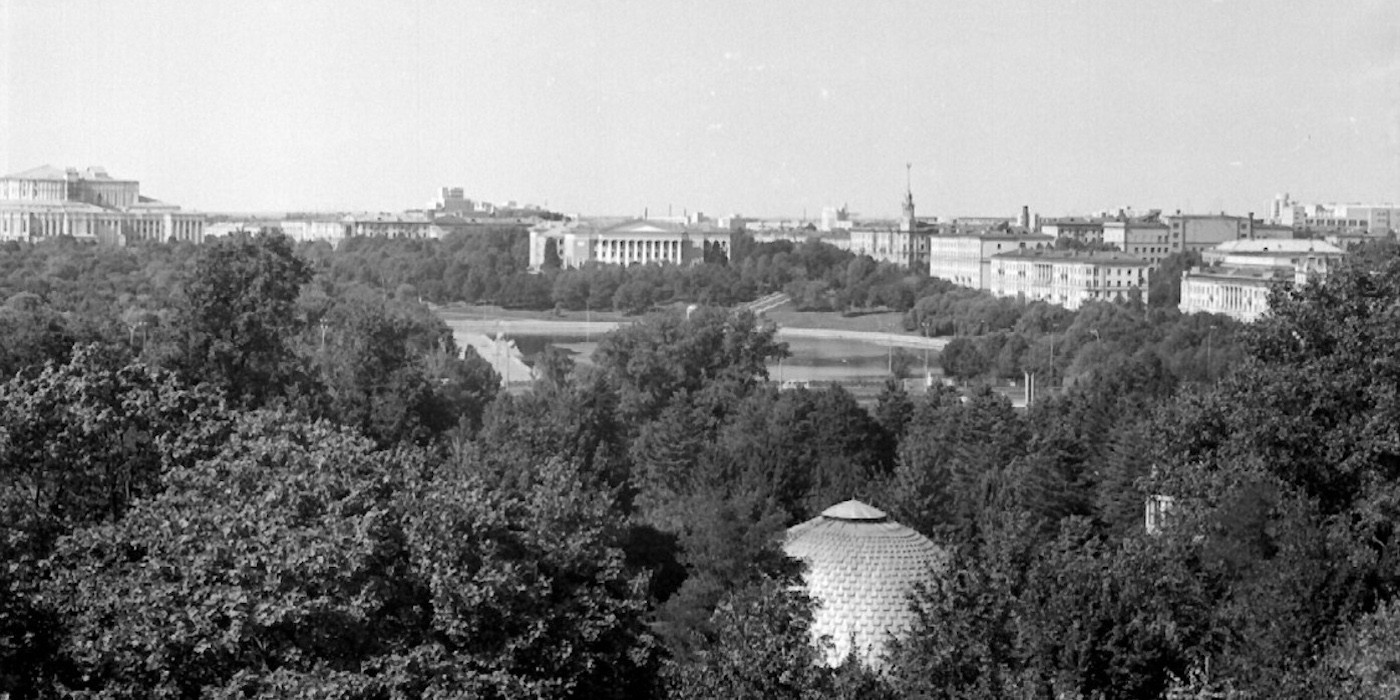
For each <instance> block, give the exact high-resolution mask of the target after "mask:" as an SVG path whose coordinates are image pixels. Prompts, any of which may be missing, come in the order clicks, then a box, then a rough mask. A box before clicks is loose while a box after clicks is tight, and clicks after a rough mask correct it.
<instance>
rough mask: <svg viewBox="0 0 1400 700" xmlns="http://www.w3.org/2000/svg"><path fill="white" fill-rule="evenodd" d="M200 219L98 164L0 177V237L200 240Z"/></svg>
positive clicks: (112, 240) (198, 214) (105, 240)
mask: <svg viewBox="0 0 1400 700" xmlns="http://www.w3.org/2000/svg"><path fill="white" fill-rule="evenodd" d="M204 223H205V216H204V214H200V213H195V212H186V211H181V210H180V207H177V206H175V205H173V204H166V203H164V202H161V201H158V200H155V199H151V198H149V197H143V196H142V195H141V192H140V183H138V182H137V181H135V180H119V179H116V178H113V177H112V176H110V175H108V174H107V171H106V170H104V169H102V168H98V167H90V168H87V169H85V170H81V171H79V170H78V169H77V168H63V169H60V168H55V167H52V166H48V165H45V166H41V167H38V168H32V169H30V170H26V171H24V172H19V173H15V174H13V175H7V176H5V177H3V178H0V240H25V241H30V240H37V239H41V238H48V237H52V236H72V237H74V238H77V239H80V240H90V241H102V242H106V243H114V244H125V243H128V242H134V241H191V242H199V241H201V240H203V237H204Z"/></svg>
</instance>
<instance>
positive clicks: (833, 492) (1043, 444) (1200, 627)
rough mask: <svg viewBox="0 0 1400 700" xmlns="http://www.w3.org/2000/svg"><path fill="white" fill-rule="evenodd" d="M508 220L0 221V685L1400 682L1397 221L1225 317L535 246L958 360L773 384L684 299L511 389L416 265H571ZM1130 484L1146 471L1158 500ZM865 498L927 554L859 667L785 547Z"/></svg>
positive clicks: (652, 687) (1264, 690)
mask: <svg viewBox="0 0 1400 700" xmlns="http://www.w3.org/2000/svg"><path fill="white" fill-rule="evenodd" d="M508 243H509V245H507V244H508ZM514 245H515V244H514V243H513V242H510V241H507V240H505V239H500V240H495V239H491V238H490V237H484V238H482V239H481V240H462V239H453V240H445V241H408V242H405V241H400V242H389V241H351V242H347V243H346V244H345V245H343V246H342V247H341V248H340V249H338V250H332V249H330V248H326V247H319V246H310V247H305V248H301V249H295V248H294V247H293V246H292V245H291V244H290V242H289V241H288V240H287V239H286V238H284V237H282V236H281V235H279V234H276V233H272V232H269V233H263V234H259V235H255V236H249V237H243V238H233V239H225V240H220V241H215V242H211V243H208V244H206V245H204V246H202V247H184V246H170V247H166V246H158V247H150V248H125V249H113V248H96V247H88V246H82V245H78V244H75V243H71V242H67V243H65V242H61V241H60V242H55V243H51V244H41V245H9V244H7V245H6V246H3V247H0V298H3V299H4V301H3V306H0V329H2V330H0V333H3V334H0V371H3V378H2V380H3V383H0V520H3V532H4V535H5V536H4V538H3V539H0V561H3V562H4V564H5V566H3V567H0V695H4V694H8V695H9V696H11V697H16V698H22V697H60V696H63V697H67V696H76V697H94V698H136V697H288V696H298V697H300V696H315V697H339V698H395V697H408V698H417V697H500V698H515V697H589V698H591V697H674V698H713V697H789V698H818V697H849V698H857V697H859V698H884V697H891V698H892V697H929V698H1004V697H1029V698H1047V699H1049V698H1095V697H1102V698H1117V697H1123V698H1139V697H1161V696H1164V695H1165V694H1167V693H1176V694H1177V696H1182V697H1270V698H1273V697H1298V698H1303V697H1308V698H1312V697H1336V698H1343V697H1345V698H1356V697H1361V698H1371V697H1374V698H1383V697H1393V696H1394V690H1395V688H1396V687H1400V672H1397V670H1396V669H1397V664H1396V662H1395V659H1396V658H1397V655H1398V654H1400V646H1397V644H1398V643H1397V640H1396V638H1395V637H1396V632H1395V631H1394V630H1395V629H1396V622H1397V620H1400V610H1398V609H1397V605H1396V603H1395V599H1396V593H1397V591H1400V542H1397V538H1400V532H1397V531H1396V529H1395V527H1394V522H1395V518H1396V515H1397V514H1400V486H1397V484H1400V478H1398V477H1400V392H1397V391H1396V387H1397V386H1400V356H1397V355H1396V354H1395V352H1394V350H1393V349H1394V348H1395V347H1397V341H1400V311H1397V309H1400V255H1397V253H1396V252H1395V251H1394V250H1393V249H1377V250H1373V251H1369V252H1366V253H1363V254H1361V255H1358V256H1355V259H1354V261H1353V262H1352V263H1350V264H1349V265H1348V266H1346V267H1345V268H1343V269H1341V270H1339V271H1337V272H1336V273H1335V274H1333V275H1332V276H1331V277H1330V278H1329V279H1328V280H1327V281H1326V283H1325V284H1312V285H1309V286H1306V287H1303V288H1299V289H1293V290H1284V289H1279V290H1278V291H1276V292H1275V295H1274V306H1275V311H1274V312H1273V314H1272V315H1271V316H1269V317H1267V318H1266V319H1264V320H1262V321H1259V322H1257V323H1255V324H1252V325H1249V326H1240V325H1238V324H1234V323H1231V322H1228V321H1227V320H1225V319H1220V318H1213V317H1182V316H1180V315H1179V314H1176V313H1175V312H1174V311H1171V310H1170V308H1169V307H1162V306H1156V305H1152V304H1119V305H1109V304H1099V305H1090V306H1087V307H1085V308H1084V309H1081V310H1080V311H1078V312H1076V313H1069V312H1064V311H1062V310H1057V309H1056V308H1054V307H1049V306H1045V305H1040V304H1030V305H1025V304H1017V303H1015V302H1008V301H1004V300H995V299H991V298H990V297H988V296H986V295H982V294H977V293H973V292H967V291H965V290H956V289H953V288H950V287H947V286H946V285H942V283H939V282H935V281H931V280H928V279H926V278H923V277H921V276H919V275H908V274H907V273H903V272H898V271H896V270H893V269H892V268H885V267H882V266H879V265H874V264H873V263H870V261H869V260H868V259H864V258H855V257H853V256H849V255H847V254H842V253H840V252H839V251H833V250H830V249H827V248H825V247H819V246H812V245H807V246H795V247H793V246H776V247H771V248H770V247H765V246H751V245H749V244H747V243H745V244H743V245H736V246H735V249H734V251H733V252H734V256H733V259H732V260H715V261H712V262H710V263H706V264H702V265H699V266H696V267H693V268H684V269H672V268H630V269H628V270H625V271H622V270H615V269H610V268H596V269H591V270H584V271H577V274H578V275H579V277H578V279H577V280H575V281H568V282H564V283H563V286H564V287H565V288H566V290H565V291H566V292H568V293H569V294H574V293H578V294H585V296H584V298H592V295H593V293H594V291H596V290H598V289H604V288H603V287H598V286H595V285H598V284H602V283H601V282H599V281H598V280H601V279H604V278H608V279H613V280H614V281H617V282H618V284H617V285H616V287H615V288H614V291H613V292H612V294H611V295H610V297H611V299H612V300H614V301H612V303H615V299H616V298H617V294H618V291H617V290H620V289H623V288H624V287H625V286H626V285H628V284H631V283H633V282H638V283H641V284H645V285H648V289H652V290H664V292H654V291H648V292H646V293H645V294H644V295H643V296H646V298H648V299H651V300H652V304H660V303H664V302H665V301H667V300H669V299H681V298H683V299H687V300H703V299H704V298H703V297H702V296H700V295H701V294H711V295H714V296H712V297H709V299H710V300H711V301H722V300H724V301H732V300H733V299H735V298H742V297H744V296H745V295H746V294H748V295H751V294H756V293H761V292H763V291H769V290H776V289H788V290H789V293H792V292H798V293H795V294H793V296H794V298H798V299H800V298H803V297H802V292H803V290H804V289H806V287H807V286H808V285H814V286H813V287H812V289H814V290H816V291H814V292H813V294H812V295H810V296H809V298H810V299H824V300H826V302H824V303H828V304H834V305H835V306H836V307H837V308H840V307H842V306H846V307H849V306H850V305H852V304H854V305H864V304H880V305H885V306H889V307H891V308H900V309H902V310H905V311H906V312H907V314H906V317H907V319H908V325H909V327H910V328H911V329H919V330H923V331H925V332H930V333H957V334H960V335H959V337H958V339H957V340H955V341H954V343H950V344H949V346H948V351H947V352H946V353H945V357H944V358H943V360H942V361H943V363H944V366H945V367H946V368H948V369H949V373H950V374H954V375H957V376H962V377H965V378H967V379H968V380H971V381H972V383H973V387H972V388H970V389H968V390H967V391H965V392H964V391H959V390H956V389H953V388H950V387H938V388H934V389H933V390H931V391H930V392H929V393H928V394H927V395H917V396H911V395H908V394H906V393H905V391H904V390H903V388H902V385H900V384H899V383H896V382H890V383H889V384H888V385H887V387H886V389H885V390H884V392H883V393H882V394H881V395H880V397H879V400H878V403H877V405H876V406H874V407H873V409H870V410H867V409H866V408H864V407H862V406H861V405H860V404H858V403H857V402H856V401H855V400H854V399H853V398H852V397H851V395H850V394H849V393H847V392H846V391H844V390H843V389H841V388H840V387H839V386H830V387H824V388H818V389H799V390H793V391H779V390H778V389H777V388H776V387H775V386H774V385H773V384H772V383H770V382H768V381H767V375H766V371H765V366H766V362H767V361H768V360H770V359H773V358H777V357H782V356H783V355H784V354H785V353H786V351H787V350H786V347H785V346H784V345H783V344H782V343H780V342H778V341H776V339H775V336H774V329H773V328H772V327H771V326H769V325H766V324H765V323H764V322H763V321H762V320H761V319H758V318H755V317H754V316H753V315H751V314H749V313H746V312H742V311H740V312H735V311H731V310H729V309H726V308H723V307H720V306H715V305H710V306H703V307H701V308H699V309H697V310H696V311H695V312H694V313H692V314H689V315H686V314H683V313H678V312H670V311H661V312H656V313H652V314H650V315H647V316H645V317H643V318H642V319H641V320H640V321H639V322H638V323H636V324H634V325H632V326H630V327H627V328H625V329H623V330H620V331H618V332H615V333H613V334H611V335H609V336H607V337H606V338H605V339H604V340H603V341H602V342H601V344H600V346H599V349H598V351H597V353H596V354H595V356H594V358H593V363H591V364H588V365H582V364H580V365H577V366H576V365H574V364H573V363H572V362H571V360H570V359H569V358H568V357H567V356H564V355H562V354H556V353H546V354H545V355H544V356H543V357H542V358H541V360H540V362H539V367H538V371H537V376H538V378H537V379H536V381H535V383H534V385H533V386H532V387H531V388H530V389H529V390H528V391H525V392H524V393H520V394H518V395H508V394H504V393H498V391H497V387H498V386H499V377H497V376H495V375H494V373H493V372H492V371H491V369H490V367H489V365H487V364H486V363H485V362H484V361H482V360H481V359H480V358H478V357H476V356H475V355H473V354H472V353H471V352H470V351H467V352H466V353H465V354H463V353H461V352H459V349H458V348H456V347H455V346H454V345H453V343H452V339H451V334H450V333H449V332H448V331H447V328H446V327H445V326H444V325H443V323H442V322H441V321H440V320H439V319H437V318H436V317H435V316H434V315H432V314H431V313H430V312H429V311H427V310H426V308H425V307H424V306H423V305H422V304H420V303H419V301H418V299H419V297H422V298H424V299H434V300H461V299H467V300H482V299H486V298H491V299H492V300H495V301H504V300H505V299H506V297H507V296H508V295H509V294H517V293H521V294H523V293H524V292H517V291H507V290H510V289H512V288H513V287H518V288H519V289H521V290H523V289H525V288H526V287H527V286H530V285H535V286H530V288H531V289H539V290H545V291H547V294H548V296H549V301H548V303H547V304H546V307H552V306H554V305H555V304H558V303H560V302H559V300H558V299H555V298H554V294H555V291H556V288H558V287H559V286H560V285H561V280H567V279H568V278H569V277H568V276H569V275H571V274H574V272H575V271H555V272H550V273H545V274H541V275H528V274H526V273H524V272H523V268H522V267H521V266H520V262H521V260H520V257H519V253H520V251H518V250H511V247H512V246H514ZM433 264H436V265H438V267H436V268H434V267H431V265H433ZM760 269H761V270H762V271H760ZM649 275H650V276H651V277H649ZM595 277H596V278H597V279H595ZM529 280H544V281H547V282H548V287H547V289H546V287H544V286H540V285H539V284H537V283H536V282H533V281H529ZM644 280H645V281H644ZM761 280H766V281H761ZM653 282H655V285H656V286H654V287H652V286H650V285H652V284H653ZM711 282H714V285H713V286H710V283H711ZM576 283H577V285H576ZM731 283H732V284H733V285H734V286H732V287H729V286H726V285H729V284H731ZM746 284H747V285H752V287H751V288H750V287H745V286H744V285H746ZM571 285H576V286H581V287H583V289H584V290H585V291H582V292H579V291H577V290H575V291H572V292H570V291H568V290H569V289H573V287H571ZM687 285H689V286H687ZM896 287H897V288H898V289H900V290H903V291H908V293H909V296H907V297H904V296H901V297H900V298H899V299H902V300H904V301H900V300H896V299H894V298H893V297H888V298H882V297H881V294H883V293H884V292H880V291H871V290H882V289H883V290H886V291H888V290H889V289H892V288H896ZM472 290H477V291H472ZM706 290H708V291H706ZM733 290H749V291H746V292H744V293H739V292H735V291H733ZM604 291H606V290H605V289H604ZM903 291H901V292H900V293H901V294H903ZM468 292H471V294H469V293H468ZM531 293H532V294H533V293H534V292H531ZM638 293H639V294H640V292H638ZM647 295H650V296H647ZM872 295H873V296H872ZM608 296H609V295H600V297H599V298H600V299H603V298H605V297H608ZM541 298H543V297H541ZM571 298H577V297H571ZM624 298H626V295H624ZM872 300H873V301H872ZM906 301H907V303H906ZM638 308H640V304H639V305H638ZM1008 348H1011V349H1009V350H1008ZM950 365H951V366H950ZM963 367H965V369H959V368H963ZM1013 370H1016V371H1033V372H1037V373H1038V374H1041V375H1043V376H1046V377H1050V378H1051V380H1052V381H1053V382H1054V383H1056V384H1062V385H1064V388H1063V390H1062V391H1059V392H1055V393H1053V394H1050V395H1048V396H1046V397H1045V398H1043V399H1042V400H1040V401H1038V402H1036V403H1035V404H1034V405H1033V406H1032V407H1031V408H1030V409H1029V410H1026V411H1021V410H1016V409H1013V408H1012V407H1011V406H1010V404H1009V403H1008V402H1007V401H1006V400H1005V399H1004V398H1002V397H1000V396H999V395H997V394H995V393H993V392H991V391H990V390H989V389H987V388H986V387H985V386H979V380H982V379H987V378H990V377H994V376H1008V375H1013V374H1015V373H1016V371H1013ZM1149 496H1170V497H1172V498H1173V499H1174V507H1173V509H1172V510H1171V511H1170V512H1169V514H1168V520H1167V524H1166V527H1165V528H1164V529H1163V531H1162V532H1160V533H1159V534H1156V535H1150V534H1148V533H1146V532H1145V531H1144V527H1143V504H1144V502H1145V500H1146V499H1147V498H1148V497H1149ZM853 497H854V498H860V499H862V500H865V501H867V502H870V503H872V504H874V505H876V506H877V507H880V508H881V509H884V510H886V511H888V512H890V513H891V514H892V515H893V516H894V517H895V518H897V519H898V520H900V521H901V522H903V523H905V524H908V525H910V526H911V527H914V528H916V529H918V530H920V531H921V532H923V533H925V534H927V535H929V536H930V537H932V538H934V539H935V540H936V541H938V542H940V543H942V544H944V545H945V546H946V547H947V548H948V549H949V551H950V565H949V568H948V569H947V570H946V571H945V572H943V573H942V574H941V575H934V574H932V573H931V574H930V578H929V581H928V585H927V586H926V587H924V588H923V589H922V590H920V591H919V593H918V594H917V595H916V596H915V597H914V599H912V600H911V601H910V603H911V605H913V606H915V608H916V610H917V612H918V623H917V625H916V626H915V628H914V629H913V630H911V632H910V634H909V635H908V636H907V637H906V638H905V639H904V640H903V641H902V642H901V643H899V644H898V645H897V646H896V648H895V650H894V652H893V654H892V658H891V659H890V663H889V665H888V667H887V668H885V669H884V670H883V671H880V672H877V671H873V670H871V669H868V668H862V667H861V666H860V665H859V664H857V663H848V664H846V665H845V666H842V667H840V668H836V669H828V668H825V667H821V666H818V665H816V664H815V663H814V662H815V660H816V659H817V658H819V655H818V653H817V652H816V650H814V649H813V648H812V646H811V645H810V644H809V638H808V634H807V629H808V626H809V625H810V620H811V610H812V608H811V605H812V601H810V600H808V599H806V598H805V597H804V596H803V595H802V594H801V593H800V589H798V588H796V587H795V586H794V585H793V584H794V583H795V582H796V581H797V576H799V575H800V572H799V571H798V569H797V567H796V564H795V563H794V562H793V561H791V560H788V559H787V558H785V557H784V556H783V555H782V553H781V550H780V548H779V544H780V536H781V533H782V532H783V530H784V528H786V527H788V526H790V525H792V524H795V523H797V522H800V521H802V520H804V519H806V518H809V517H811V516H812V515H814V514H815V513H818V512H820V511H821V510H822V509H823V508H825V507H826V506H828V505H830V504H831V503H833V502H836V501H840V500H845V499H847V498H853Z"/></svg>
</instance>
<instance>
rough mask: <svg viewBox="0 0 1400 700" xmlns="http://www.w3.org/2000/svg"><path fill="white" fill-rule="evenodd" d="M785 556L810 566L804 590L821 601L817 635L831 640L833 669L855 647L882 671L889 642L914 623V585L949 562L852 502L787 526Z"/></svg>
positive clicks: (924, 541)
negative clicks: (912, 607)
mask: <svg viewBox="0 0 1400 700" xmlns="http://www.w3.org/2000/svg"><path fill="white" fill-rule="evenodd" d="M783 551H785V552H786V553H787V555H788V556H790V557H794V558H796V559H801V560H803V561H804V562H805V563H806V564H807V571H806V573H804V574H803V579H804V580H805V582H806V584H807V592H808V594H809V595H811V596H812V597H813V598H814V599H816V601H817V602H818V603H820V607H818V608H817V610H816V611H815V613H814V616H813V617H814V619H813V624H812V634H813V636H815V637H823V636H825V637H829V638H830V641H831V643H832V645H833V647H834V648H832V649H830V650H828V653H827V655H826V662H827V663H828V664H829V665H832V666H835V665H838V664H840V663H841V662H842V661H844V660H845V659H846V657H847V656H848V655H849V654H850V653H851V652H852V651H853V650H854V651H855V653H857V654H858V655H859V657H860V659H861V661H862V662H864V663H866V664H869V665H872V666H876V667H879V666H880V665H881V664H882V659H881V657H882V656H883V654H884V649H885V643H886V641H887V640H888V639H889V638H890V637H891V636H892V635H899V634H902V633H903V632H905V631H907V630H908V629H909V628H910V626H911V624H912V623H913V620H914V614H913V613H912V612H911V611H910V609H909V595H910V594H911V593H913V592H914V584H915V583H918V582H921V581H927V580H928V579H929V576H930V574H931V573H932V572H934V571H936V570H939V569H941V568H942V567H943V566H944V565H945V564H946V553H945V552H944V550H943V548H942V547H939V546H938V545H936V544H934V543H933V541H932V540H930V539H929V538H927V537H924V536H923V535H921V534H919V533H918V532H915V531H914V530H912V529H910V528H908V527H905V526H903V525H900V524H899V523H897V522H894V521H892V520H890V519H889V516H887V515H885V513H884V511H882V510H880V509H878V508H873V507H871V506H869V505H866V504H864V503H861V502H860V501H854V500H852V501H846V502H844V503H838V504H836V505H834V506H832V507H830V508H827V509H826V510H824V511H822V514H821V515H819V516H817V517H815V518H812V519H811V520H808V521H807V522H805V523H801V524H798V525H794V526H792V527H791V528H788V531H787V539H786V541H785V543H784V544H783Z"/></svg>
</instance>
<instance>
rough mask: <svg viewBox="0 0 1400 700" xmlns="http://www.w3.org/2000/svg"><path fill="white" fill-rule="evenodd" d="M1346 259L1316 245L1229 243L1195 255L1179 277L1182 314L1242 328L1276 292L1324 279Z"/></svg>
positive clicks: (1334, 249) (1327, 245)
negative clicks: (1223, 319)
mask: <svg viewBox="0 0 1400 700" xmlns="http://www.w3.org/2000/svg"><path fill="white" fill-rule="evenodd" d="M1345 255H1346V253H1345V252H1343V251H1342V250H1341V249H1340V248H1338V247H1337V246H1334V245H1332V244H1330V243H1327V242H1326V241H1318V240H1252V241H1231V242H1229V243H1224V244H1221V245H1220V246H1218V247H1216V248H1213V249H1211V250H1208V251H1205V252H1203V253H1202V254H1201V259H1202V262H1204V263H1206V264H1204V265H1201V266H1199V267H1193V268H1191V269H1190V270H1187V271H1185V272H1183V273H1181V302H1180V304H1179V306H1178V308H1180V309H1181V311H1182V313H1188V314H1189V313H1201V312H1205V313H1214V314H1223V315H1226V316H1230V317H1231V318H1235V319H1238V320H1240V321H1244V322H1246V323H1248V322H1251V321H1254V320H1256V319H1258V318H1259V317H1260V316H1263V315H1264V314H1265V313H1267V312H1268V310H1269V293H1270V292H1271V291H1272V290H1273V288H1274V287H1276V286H1285V287H1286V286H1289V285H1301V284H1306V283H1307V282H1308V281H1309V280H1313V279H1318V280H1320V279H1325V278H1326V276H1327V273H1328V272H1329V271H1330V270H1331V269H1332V268H1334V267H1335V266H1336V265H1337V264H1338V263H1339V262H1340V261H1341V259H1342V258H1343V257H1344V256H1345Z"/></svg>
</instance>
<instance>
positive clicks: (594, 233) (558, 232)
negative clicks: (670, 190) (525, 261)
mask: <svg viewBox="0 0 1400 700" xmlns="http://www.w3.org/2000/svg"><path fill="white" fill-rule="evenodd" d="M729 243H730V232H729V231H728V230H727V229H721V228H717V227H714V226H709V225H705V224H701V225H694V226H689V225H685V224H677V223H669V222H662V221H653V220H649V219H630V220H624V221H621V222H616V221H610V220H585V221H577V220H575V221H567V222H548V223H546V224H542V225H539V226H535V227H534V228H531V229H530V267H531V268H533V269H539V268H540V267H542V266H543V265H544V263H545V260H546V258H547V257H548V250H549V248H550V247H551V246H552V247H553V248H554V252H555V253H556V254H557V255H558V256H559V261H560V264H561V265H562V266H563V267H579V266H582V265H583V264H585V263H588V262H599V263H605V264H611V265H623V266H626V265H646V264H649V263H670V264H673V265H685V264H690V263H694V262H700V261H702V260H704V259H705V257H706V256H707V255H714V254H723V255H724V256H726V257H727V256H728V255H729Z"/></svg>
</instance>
